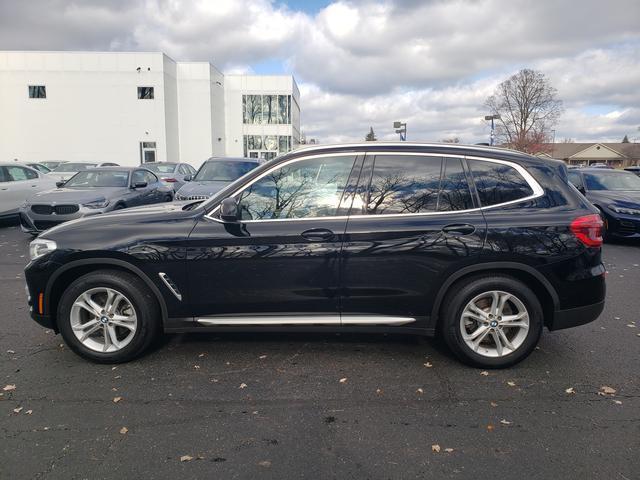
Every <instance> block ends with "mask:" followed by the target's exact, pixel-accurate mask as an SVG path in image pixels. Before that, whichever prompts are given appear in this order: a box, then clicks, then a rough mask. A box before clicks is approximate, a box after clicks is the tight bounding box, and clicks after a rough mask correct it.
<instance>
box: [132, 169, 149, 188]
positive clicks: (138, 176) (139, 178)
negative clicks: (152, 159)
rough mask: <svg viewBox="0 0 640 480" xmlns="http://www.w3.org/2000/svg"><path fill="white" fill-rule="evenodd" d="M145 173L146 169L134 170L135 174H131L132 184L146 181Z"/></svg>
mask: <svg viewBox="0 0 640 480" xmlns="http://www.w3.org/2000/svg"><path fill="white" fill-rule="evenodd" d="M144 174H145V171H144V170H136V171H135V172H133V175H131V184H132V185H135V184H136V183H142V182H146V181H147V179H146V178H145V175H144Z"/></svg>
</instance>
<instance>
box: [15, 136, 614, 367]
mask: <svg viewBox="0 0 640 480" xmlns="http://www.w3.org/2000/svg"><path fill="white" fill-rule="evenodd" d="M601 228H602V220H601V219H600V216H599V215H598V211H597V210H596V209H595V208H594V207H593V206H591V205H590V204H589V202H587V201H586V199H585V198H584V197H583V196H582V195H580V194H579V193H578V192H577V191H576V190H575V188H573V187H572V186H570V185H569V183H568V180H567V171H566V168H565V166H564V164H562V163H560V162H557V161H553V160H544V159H539V158H535V157H531V156H528V155H524V154H521V153H517V152H513V151H509V150H503V149H497V148H486V147H477V146H461V145H431V144H411V143H405V142H402V143H382V142H371V143H369V142H367V143H365V144H353V145H340V146H316V147H312V148H306V149H301V150H297V151H294V152H291V153H289V154H287V155H284V156H282V157H280V158H277V159H275V160H273V161H271V162H268V163H265V164H263V165H261V166H259V167H258V168H256V169H254V170H252V171H251V172H249V173H248V174H247V175H245V176H244V177H242V178H240V179H239V180H237V181H235V182H234V183H232V184H230V185H229V186H227V187H225V188H224V189H223V190H221V191H220V192H218V193H217V194H216V195H214V196H213V197H212V198H211V199H209V200H207V201H205V202H190V203H189V202H187V203H182V204H179V203H178V204H176V203H174V204H166V205H161V206H154V207H143V208H138V209H130V210H128V211H127V212H126V213H109V214H106V215H100V216H97V217H92V218H87V219H85V220H81V221H77V222H73V223H70V224H65V225H62V226H59V227H56V228H53V229H51V230H48V231H47V232H45V233H43V234H42V235H41V236H40V238H38V239H36V240H34V241H33V242H32V244H31V252H30V253H31V262H30V263H29V265H27V267H26V270H25V272H26V279H27V284H28V292H29V298H30V300H29V304H30V306H31V310H32V316H33V318H34V319H35V320H36V321H38V322H39V323H41V324H42V325H44V326H46V327H48V328H53V329H54V330H55V331H57V332H60V333H61V334H62V336H63V338H64V340H65V342H66V343H67V344H68V345H69V347H70V348H71V349H73V350H74V351H75V352H76V353H78V354H80V355H82V356H84V357H86V358H88V359H91V360H94V361H97V362H104V363H111V362H123V361H127V360H130V359H132V358H134V357H135V356H137V355H139V354H141V353H142V352H143V351H144V350H145V348H147V346H148V345H149V344H150V343H151V341H152V339H153V338H154V337H155V336H156V335H157V334H158V333H160V332H161V331H165V332H196V331H201V332H211V331H216V332H227V331H237V330H243V331H273V330H278V331H296V330H298V331H299V330H303V329H305V330H314V331H327V330H329V331H347V330H348V331H375V332H399V333H415V334H419V335H434V334H438V335H441V336H443V337H444V339H445V341H446V343H447V344H448V345H449V347H450V348H451V350H452V351H453V352H454V353H455V354H456V355H457V356H458V357H459V358H460V359H462V360H463V361H465V362H467V363H469V364H471V365H475V366H481V367H483V368H486V367H489V368H490V367H506V366H509V365H512V364H514V363H516V362H518V361H520V360H522V359H523V358H525V357H526V356H527V355H529V353H530V352H531V351H532V350H533V349H534V347H535V345H536V343H537V342H538V339H539V337H540V334H541V332H542V329H543V326H546V327H547V328H548V329H549V330H557V329H561V328H567V327H573V326H576V325H580V324H584V323H587V322H591V321H593V320H594V319H596V318H597V317H598V315H599V314H600V313H601V311H602V309H603V307H604V297H605V282H604V275H605V269H604V267H603V265H602V262H601V258H600V257H601V248H600V247H601V244H602V237H601Z"/></svg>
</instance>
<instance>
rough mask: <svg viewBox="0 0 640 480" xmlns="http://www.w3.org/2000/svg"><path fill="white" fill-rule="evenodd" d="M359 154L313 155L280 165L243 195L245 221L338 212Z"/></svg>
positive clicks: (241, 209)
mask: <svg viewBox="0 0 640 480" xmlns="http://www.w3.org/2000/svg"><path fill="white" fill-rule="evenodd" d="M354 160H355V157H354V156H352V155H345V156H338V157H325V158H313V159H309V160H302V161H299V162H294V163H291V164H289V165H285V166H283V167H280V168H276V169H275V170H272V171H271V172H270V173H268V174H267V175H266V176H264V177H262V178H261V179H260V180H258V181H256V182H255V183H253V184H252V185H250V186H249V187H248V188H247V189H246V190H244V192H242V193H241V194H240V199H239V206H240V215H241V218H242V219H244V220H266V219H276V218H313V217H327V216H333V215H336V213H337V210H338V206H339V204H340V199H341V196H342V191H343V190H344V187H345V184H346V182H347V178H348V177H349V173H350V172H351V167H352V166H353V162H354Z"/></svg>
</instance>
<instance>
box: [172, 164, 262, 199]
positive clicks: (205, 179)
mask: <svg viewBox="0 0 640 480" xmlns="http://www.w3.org/2000/svg"><path fill="white" fill-rule="evenodd" d="M258 165H260V162H259V161H258V159H253V158H232V157H211V158H210V159H208V160H207V161H205V162H204V163H203V164H202V165H201V166H200V168H199V169H198V172H197V173H196V174H195V176H194V177H193V178H192V179H191V180H190V181H189V182H187V183H185V184H184V185H183V186H182V188H180V190H178V191H177V192H176V200H206V199H207V198H209V197H210V196H212V195H213V194H215V193H216V192H219V191H220V190H222V189H223V188H224V187H226V186H227V185H229V184H230V183H231V182H234V181H236V180H237V179H238V178H240V177H242V176H243V175H244V174H245V173H247V172H250V171H251V170H253V169H254V168H256V167H257V166H258Z"/></svg>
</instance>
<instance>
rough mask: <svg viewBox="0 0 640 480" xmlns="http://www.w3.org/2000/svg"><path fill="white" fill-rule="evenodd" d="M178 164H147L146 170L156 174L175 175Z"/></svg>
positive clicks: (145, 165)
mask: <svg viewBox="0 0 640 480" xmlns="http://www.w3.org/2000/svg"><path fill="white" fill-rule="evenodd" d="M176 165H177V163H145V164H144V168H146V169H148V170H151V171H152V172H156V173H173V172H174V171H175V170H176Z"/></svg>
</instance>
